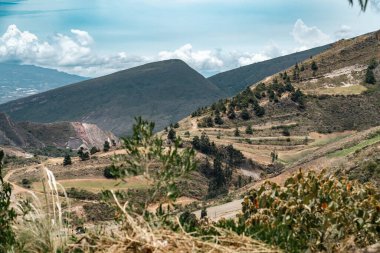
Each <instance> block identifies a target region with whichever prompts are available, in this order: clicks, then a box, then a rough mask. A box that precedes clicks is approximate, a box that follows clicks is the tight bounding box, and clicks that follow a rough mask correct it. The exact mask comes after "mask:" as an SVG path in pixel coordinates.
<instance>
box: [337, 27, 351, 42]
mask: <svg viewBox="0 0 380 253" xmlns="http://www.w3.org/2000/svg"><path fill="white" fill-rule="evenodd" d="M351 33H352V30H351V27H349V26H347V25H342V26H341V27H340V28H339V29H338V30H337V31H335V33H334V35H335V38H336V39H337V40H340V39H347V38H349V37H351V36H352V35H351Z"/></svg>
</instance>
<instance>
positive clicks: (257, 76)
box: [208, 45, 331, 96]
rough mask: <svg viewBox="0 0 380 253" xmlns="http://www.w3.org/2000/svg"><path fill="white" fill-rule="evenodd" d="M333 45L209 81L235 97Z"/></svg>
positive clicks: (222, 74)
mask: <svg viewBox="0 0 380 253" xmlns="http://www.w3.org/2000/svg"><path fill="white" fill-rule="evenodd" d="M330 46H331V45H326V46H321V47H317V48H313V49H310V50H306V51H302V52H297V53H294V54H290V55H286V56H281V57H277V58H274V59H271V60H267V61H263V62H258V63H254V64H250V65H247V66H244V67H240V68H237V69H232V70H229V71H226V72H223V73H219V74H216V75H214V76H211V77H209V78H208V79H209V80H210V81H211V82H213V83H214V84H215V85H216V86H218V87H219V88H220V89H221V90H222V91H224V92H225V93H226V94H227V95H228V96H234V95H236V93H238V92H240V91H242V90H243V89H245V88H246V87H247V86H249V85H251V84H253V83H256V82H258V81H260V80H261V79H263V78H265V77H267V76H270V75H273V74H275V73H277V72H279V71H282V70H284V69H287V68H289V67H290V66H293V65H294V64H296V63H297V62H301V61H304V60H306V59H308V58H309V57H311V56H314V55H317V54H319V53H321V52H323V51H325V50H327V49H328V48H330Z"/></svg>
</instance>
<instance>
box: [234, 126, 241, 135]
mask: <svg viewBox="0 0 380 253" xmlns="http://www.w3.org/2000/svg"><path fill="white" fill-rule="evenodd" d="M234 136H236V137H239V136H240V131H239V128H236V129H235V132H234Z"/></svg>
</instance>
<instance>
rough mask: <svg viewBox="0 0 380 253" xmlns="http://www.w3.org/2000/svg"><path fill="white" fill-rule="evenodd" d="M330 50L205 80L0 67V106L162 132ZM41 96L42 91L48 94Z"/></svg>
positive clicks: (117, 129)
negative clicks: (142, 123) (137, 123)
mask: <svg viewBox="0 0 380 253" xmlns="http://www.w3.org/2000/svg"><path fill="white" fill-rule="evenodd" d="M329 47H330V46H329V45H327V46H324V47H319V48H315V49H311V50H308V51H304V52H299V53H295V54H291V55H288V56H283V57H279V58H275V59H272V60H269V61H265V62H261V63H255V64H251V65H248V66H245V67H241V68H237V69H234V70H230V71H227V72H225V73H221V74H218V75H215V76H213V77H211V78H209V79H206V78H204V77H203V76H202V75H200V74H199V73H198V72H196V71H195V70H193V69H192V68H190V67H189V66H188V65H187V64H186V63H184V62H183V61H181V60H167V61H161V62H155V63H150V64H145V65H142V66H139V67H135V68H131V69H127V70H124V71H120V72H117V73H113V74H110V75H107V76H103V77H99V78H95V79H91V80H85V81H82V82H79V83H75V84H72V85H66V86H64V87H59V88H56V89H52V88H55V87H58V86H61V85H63V84H64V83H65V82H66V83H69V82H75V80H77V81H78V80H83V78H82V77H78V76H72V75H68V74H64V73H60V72H57V71H55V70H48V69H43V68H38V67H34V66H17V65H9V64H8V65H7V64H2V65H1V64H0V70H1V71H3V73H7V74H3V75H1V76H2V77H1V78H2V79H0V83H1V82H2V83H3V84H4V85H3V88H2V89H4V90H7V89H8V92H2V91H1V93H0V94H2V96H3V100H2V101H6V100H10V99H12V98H15V96H21V97H22V96H25V95H31V94H32V93H39V94H34V95H31V96H28V97H25V98H20V99H17V100H14V101H10V102H7V103H5V104H1V105H0V111H3V112H5V113H7V114H9V115H10V116H11V117H12V119H14V120H15V121H31V122H40V123H50V122H60V121H78V122H87V123H93V124H96V125H97V126H99V127H100V128H102V129H105V130H109V131H112V132H113V133H115V134H117V135H125V134H128V133H130V131H131V126H132V124H133V121H134V120H133V118H134V117H136V116H142V117H143V118H145V119H148V120H151V121H154V122H155V123H156V130H161V129H163V128H164V127H165V126H167V125H169V124H170V123H175V122H177V121H179V120H180V119H182V118H184V117H186V116H187V115H188V114H190V113H191V112H193V111H195V110H196V109H197V108H199V107H202V106H207V105H210V104H212V103H213V102H215V101H217V100H218V99H221V98H226V97H229V96H232V95H235V94H236V93H237V92H239V91H241V90H243V89H244V88H245V87H246V86H248V85H252V84H254V83H255V82H257V81H259V80H261V79H262V78H264V77H266V76H269V75H272V74H274V73H277V72H278V71H281V70H283V69H286V68H288V67H290V66H292V65H294V64H295V63H296V62H300V61H302V60H305V59H308V58H309V57H311V56H313V55H315V54H318V53H320V52H322V51H324V50H326V49H328V48H329ZM48 89H50V90H49V91H46V92H42V93H40V92H41V91H44V90H48Z"/></svg>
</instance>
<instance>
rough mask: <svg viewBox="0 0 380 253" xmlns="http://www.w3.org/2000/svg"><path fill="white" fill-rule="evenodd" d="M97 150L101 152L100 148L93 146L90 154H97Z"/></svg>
mask: <svg viewBox="0 0 380 253" xmlns="http://www.w3.org/2000/svg"><path fill="white" fill-rule="evenodd" d="M97 152H99V149H98V148H97V147H92V148H91V149H90V154H91V155H93V154H96V153H97Z"/></svg>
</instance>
